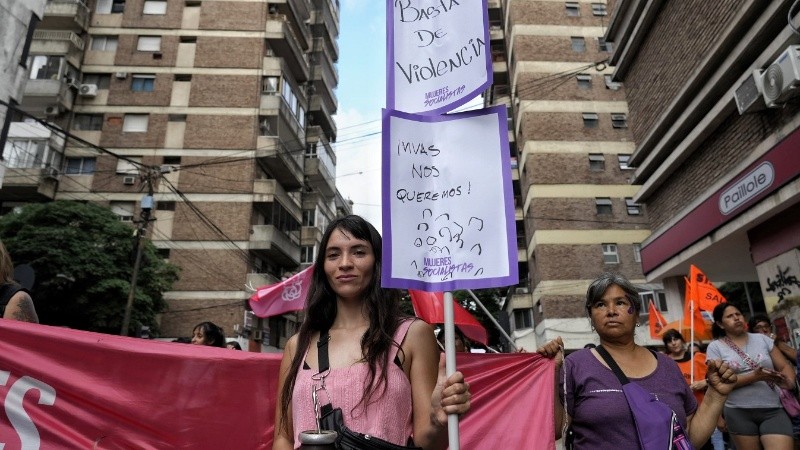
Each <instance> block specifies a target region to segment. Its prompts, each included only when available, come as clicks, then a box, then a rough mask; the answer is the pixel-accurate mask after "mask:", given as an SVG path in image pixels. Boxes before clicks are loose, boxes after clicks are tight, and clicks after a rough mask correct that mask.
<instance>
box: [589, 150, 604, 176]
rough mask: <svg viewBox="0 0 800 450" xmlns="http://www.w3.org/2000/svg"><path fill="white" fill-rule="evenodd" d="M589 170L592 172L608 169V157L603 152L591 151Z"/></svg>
mask: <svg viewBox="0 0 800 450" xmlns="http://www.w3.org/2000/svg"><path fill="white" fill-rule="evenodd" d="M589 170H591V171H592V172H602V171H604V170H606V158H605V157H604V156H603V154H602V153H589Z"/></svg>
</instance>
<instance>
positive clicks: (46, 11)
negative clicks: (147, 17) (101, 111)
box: [0, 0, 81, 207]
mask: <svg viewBox="0 0 800 450" xmlns="http://www.w3.org/2000/svg"><path fill="white" fill-rule="evenodd" d="M70 8H71V5H69V4H65V3H63V2H48V3H47V4H45V0H35V1H29V2H10V3H8V2H4V3H3V4H2V5H0V25H2V27H1V28H0V30H2V32H0V35H2V38H3V39H2V41H3V43H2V46H3V55H4V56H3V58H2V63H3V64H2V66H3V67H4V70H3V71H1V72H0V100H3V101H4V102H8V103H10V104H11V105H14V106H18V105H20V103H21V101H22V98H23V96H27V97H28V98H29V101H30V102H33V103H36V104H37V105H38V106H39V107H42V105H41V103H40V99H41V98H42V97H47V98H48V99H49V98H56V99H57V103H60V105H59V106H58V107H65V106H66V105H69V104H71V102H72V101H73V99H74V98H73V97H70V96H69V95H68V89H67V88H66V85H67V83H65V82H63V81H62V79H61V76H62V75H63V74H64V73H63V72H61V73H59V71H61V70H62V65H65V60H66V57H68V56H72V57H73V62H75V58H74V56H75V51H74V50H75V49H74V42H72V41H70V38H71V37H72V36H74V35H75V33H74V31H75V30H80V29H81V23H80V19H78V18H77V14H76V13H74V14H73V17H76V20H75V21H74V22H65V21H63V20H62V19H63V16H64V12H65V11H64V10H65V9H70ZM70 44H73V45H70ZM43 54H47V55H46V56H45V55H43ZM32 55H37V56H32ZM40 55H42V56H40ZM48 56H52V58H48ZM29 78H30V79H29ZM54 104H55V103H54ZM48 106H50V105H48ZM42 108H43V107H42ZM15 120H19V115H18V114H16V113H15V112H14V111H13V110H11V111H9V110H8V109H7V108H6V107H4V106H0V123H1V124H2V125H0V149H2V156H3V158H2V159H3V164H2V165H1V166H2V167H1V168H0V170H2V171H3V174H2V176H0V178H1V179H2V182H0V186H2V187H3V191H4V192H5V193H6V196H7V197H6V199H9V197H10V198H12V199H13V198H15V197H16V198H20V199H24V198H25V197H27V196H29V195H33V196H39V197H40V198H41V197H44V198H47V197H49V198H52V196H53V195H54V193H55V187H56V184H55V181H54V180H52V179H50V178H48V177H47V172H46V170H44V169H47V166H46V165H42V164H40V165H38V166H37V167H32V166H31V167H28V166H29V164H28V162H27V161H24V160H25V159H27V158H28V157H27V156H26V155H33V156H37V157H38V158H39V159H40V160H43V161H44V160H47V159H57V160H58V159H59V157H60V156H59V155H60V153H52V152H49V149H48V147H49V146H50V145H52V146H54V147H57V146H58V144H59V143H60V141H59V140H58V139H57V138H56V137H53V136H52V134H51V133H50V132H49V131H48V130H47V129H46V128H44V127H36V126H28V125H25V127H26V128H27V129H28V134H31V135H34V136H36V137H37V138H38V140H37V141H36V142H32V141H30V140H25V139H13V137H15V136H17V135H19V134H21V133H22V132H21V130H20V128H21V125H20V124H18V123H13V122H14V121H15ZM23 134H24V133H23ZM9 136H11V137H12V139H9ZM48 153H49V154H48ZM21 160H22V161H21ZM34 186H35V187H36V188H37V189H31V188H32V187H34ZM37 191H38V192H37ZM3 206H4V207H5V206H6V205H3Z"/></svg>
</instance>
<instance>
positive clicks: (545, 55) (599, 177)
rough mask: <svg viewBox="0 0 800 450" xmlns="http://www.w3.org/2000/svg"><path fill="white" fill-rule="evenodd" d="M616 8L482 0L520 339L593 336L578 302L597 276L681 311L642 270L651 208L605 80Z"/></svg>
mask: <svg viewBox="0 0 800 450" xmlns="http://www.w3.org/2000/svg"><path fill="white" fill-rule="evenodd" d="M614 3H615V2H614V1H599V0H593V1H590V0H583V1H568V2H564V1H552V0H549V1H525V2H514V1H490V2H489V5H490V10H489V20H490V30H491V51H492V57H493V60H494V63H493V66H494V85H493V86H492V88H491V89H490V90H488V91H487V92H486V94H485V101H486V103H487V104H492V105H497V104H505V105H507V107H508V110H509V117H510V120H509V139H510V141H511V153H512V161H513V160H516V161H517V164H516V166H515V167H513V168H512V170H513V172H514V177H513V179H514V194H515V202H516V207H517V232H518V235H519V254H520V256H519V260H520V274H521V275H520V284H519V285H518V286H515V287H513V288H512V289H511V290H510V291H509V295H508V298H507V301H506V303H505V305H504V308H505V310H506V311H507V313H508V314H509V315H510V322H511V324H510V325H511V329H512V330H513V337H514V338H515V339H516V340H517V345H518V346H524V347H526V348H536V346H537V343H539V344H540V343H543V342H546V341H548V340H550V339H553V338H555V337H556V336H561V337H562V338H563V339H564V342H565V345H566V347H567V348H568V349H576V348H582V347H583V346H584V345H585V344H587V343H589V342H595V341H596V336H595V334H594V333H593V332H592V331H591V329H590V324H589V321H588V318H587V313H586V310H585V308H584V301H585V294H586V289H587V287H588V285H589V283H590V282H591V281H592V280H593V279H594V278H595V277H597V276H598V275H600V274H601V273H603V272H615V273H620V274H622V275H625V276H626V277H628V278H629V279H630V280H631V281H633V282H635V283H637V284H639V285H640V286H641V288H642V292H641V301H642V305H643V313H644V314H646V312H647V305H648V304H649V302H650V300H654V302H655V303H656V304H657V306H658V307H659V309H661V310H662V311H665V313H666V312H668V311H669V310H670V309H674V310H676V311H675V312H676V313H677V314H678V315H679V314H680V310H679V307H678V306H677V305H675V306H671V305H669V304H668V303H667V302H666V298H665V296H664V294H663V292H662V287H661V285H659V284H648V283H646V282H645V279H644V275H643V273H642V270H641V263H640V245H641V243H642V242H643V241H644V240H645V239H646V238H647V236H648V235H649V234H650V231H649V226H648V213H647V209H646V208H645V207H644V206H642V205H640V204H639V203H638V202H637V201H635V200H634V197H635V195H636V192H637V191H638V189H639V187H638V186H636V185H634V184H631V177H632V176H633V174H634V172H633V170H632V169H631V166H630V165H629V161H630V158H631V155H632V153H633V152H634V149H635V146H634V143H633V136H632V134H631V130H630V128H629V126H628V120H629V117H628V116H629V111H628V106H627V103H626V100H625V88H624V86H623V85H622V84H620V83H616V82H613V81H612V80H611V75H612V73H613V67H611V66H610V64H609V62H608V58H609V57H610V55H611V50H612V47H611V45H610V44H609V43H607V42H606V41H605V39H604V36H605V33H606V31H607V28H608V23H609V21H608V15H609V13H610V11H611V10H612V9H613V7H614ZM644 318H645V316H644V315H643V316H642V319H644ZM639 338H641V340H642V342H643V343H647V342H648V340H649V335H647V333H640V335H639Z"/></svg>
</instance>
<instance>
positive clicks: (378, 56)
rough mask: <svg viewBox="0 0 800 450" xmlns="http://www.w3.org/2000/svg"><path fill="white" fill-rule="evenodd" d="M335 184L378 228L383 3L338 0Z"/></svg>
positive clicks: (383, 88)
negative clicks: (337, 101) (337, 103)
mask: <svg viewBox="0 0 800 450" xmlns="http://www.w3.org/2000/svg"><path fill="white" fill-rule="evenodd" d="M339 20H340V26H339V62H338V64H337V66H338V68H339V86H338V88H337V90H336V96H337V97H338V100H339V108H338V111H337V113H336V116H335V120H336V125H337V127H338V133H337V137H336V141H337V142H336V162H337V164H336V186H337V187H338V188H339V190H340V191H341V193H342V196H343V197H344V198H345V199H347V198H349V199H350V200H352V201H353V213H354V214H358V215H360V216H363V217H364V218H365V219H367V220H368V221H370V222H371V223H372V224H373V225H375V228H377V229H378V230H381V207H380V204H381V199H380V195H381V170H380V169H381V141H380V138H381V136H380V131H381V122H380V118H381V108H383V107H384V106H385V104H386V94H385V92H386V67H385V66H386V3H385V2H383V1H379V0H341V1H340V11H339Z"/></svg>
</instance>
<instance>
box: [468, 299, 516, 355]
mask: <svg viewBox="0 0 800 450" xmlns="http://www.w3.org/2000/svg"><path fill="white" fill-rule="evenodd" d="M467 292H468V293H469V296H470V297H472V299H473V300H475V303H477V304H478V306H479V307H480V308H481V310H482V311H483V313H484V314H486V317H488V318H489V320H490V321H491V322H492V323H493V324H494V326H495V327H496V328H497V329H498V330H499V331H500V334H502V335H503V337H504V338H506V340H508V342H509V343H510V344H511V348H512V349H513V350H514V351H517V346H516V344H514V340H513V339H511V336H509V335H508V333H506V330H504V329H503V327H501V326H500V324H499V323H497V321H496V320H495V319H494V317H493V316H492V313H490V312H489V310H488V309H486V307H485V306H483V303H482V302H481V301H480V300H478V297H476V296H475V293H473V292H472V289H467ZM487 347H488V346H487Z"/></svg>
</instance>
